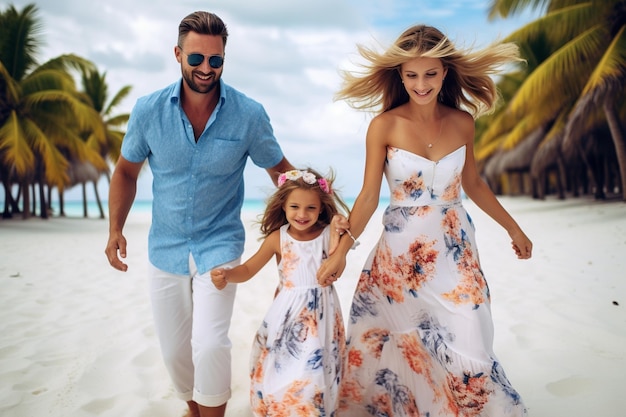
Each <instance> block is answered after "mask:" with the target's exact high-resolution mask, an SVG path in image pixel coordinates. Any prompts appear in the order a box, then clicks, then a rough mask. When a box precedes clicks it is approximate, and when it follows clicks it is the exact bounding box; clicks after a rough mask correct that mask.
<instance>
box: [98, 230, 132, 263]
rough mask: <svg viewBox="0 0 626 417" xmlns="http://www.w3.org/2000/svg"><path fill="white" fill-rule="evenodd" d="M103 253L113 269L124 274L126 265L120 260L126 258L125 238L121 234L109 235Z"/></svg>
mask: <svg viewBox="0 0 626 417" xmlns="http://www.w3.org/2000/svg"><path fill="white" fill-rule="evenodd" d="M104 253H105V254H106V256H107V259H108V260H109V263H110V264H111V266H112V267H113V268H115V269H117V270H119V271H122V272H126V270H127V269H128V265H126V264H125V263H124V262H122V261H121V259H125V258H126V238H125V237H124V235H123V234H121V233H119V234H115V235H109V241H108V242H107V247H106V249H105V250H104Z"/></svg>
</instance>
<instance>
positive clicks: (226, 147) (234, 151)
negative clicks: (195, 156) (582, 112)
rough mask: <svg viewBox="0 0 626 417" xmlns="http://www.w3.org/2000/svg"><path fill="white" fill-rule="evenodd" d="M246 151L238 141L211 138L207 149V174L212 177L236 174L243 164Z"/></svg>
mask: <svg viewBox="0 0 626 417" xmlns="http://www.w3.org/2000/svg"><path fill="white" fill-rule="evenodd" d="M247 155H248V154H247V150H246V147H245V146H244V142H243V141H242V140H240V139H224V138H213V139H212V140H211V144H210V146H209V147H208V154H207V155H206V157H207V162H208V163H207V164H205V167H206V170H207V172H209V173H210V174H213V175H228V174H232V173H234V172H237V171H238V170H239V169H240V167H241V166H242V165H243V164H245V162H246V158H247Z"/></svg>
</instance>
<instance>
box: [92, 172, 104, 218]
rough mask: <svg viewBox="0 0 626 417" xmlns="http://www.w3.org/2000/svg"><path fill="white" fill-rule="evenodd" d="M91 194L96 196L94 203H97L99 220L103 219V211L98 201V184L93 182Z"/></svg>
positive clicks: (100, 202)
mask: <svg viewBox="0 0 626 417" xmlns="http://www.w3.org/2000/svg"><path fill="white" fill-rule="evenodd" d="M93 192H94V194H95V195H96V202H97V203H98V210H100V218H101V219H104V209H103V208H102V201H100V194H99V193H98V182H97V181H94V182H93Z"/></svg>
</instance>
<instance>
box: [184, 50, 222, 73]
mask: <svg viewBox="0 0 626 417" xmlns="http://www.w3.org/2000/svg"><path fill="white" fill-rule="evenodd" d="M180 51H181V52H182V53H183V54H185V52H184V51H183V50H182V49H181V50H180ZM185 55H187V63H188V64H189V65H191V66H192V67H197V66H198V65H200V64H202V63H203V62H204V58H205V57H206V58H207V59H208V60H209V65H210V66H211V68H215V69H217V68H222V65H224V57H223V56H220V55H211V56H208V57H207V56H206V55H202V54H185Z"/></svg>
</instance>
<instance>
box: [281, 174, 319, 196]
mask: <svg viewBox="0 0 626 417" xmlns="http://www.w3.org/2000/svg"><path fill="white" fill-rule="evenodd" d="M300 178H302V181H304V182H306V183H307V184H311V185H313V184H315V183H316V182H317V184H318V185H319V186H320V188H321V189H322V191H324V192H325V193H326V194H331V191H330V184H329V183H328V181H327V180H326V178H317V177H316V176H315V174H314V173H312V172H309V171H300V170H297V169H292V170H291V171H287V172H283V173H282V174H280V175H279V176H278V186H279V187H280V186H282V185H283V184H284V183H285V182H287V180H291V181H295V180H297V179H300Z"/></svg>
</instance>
